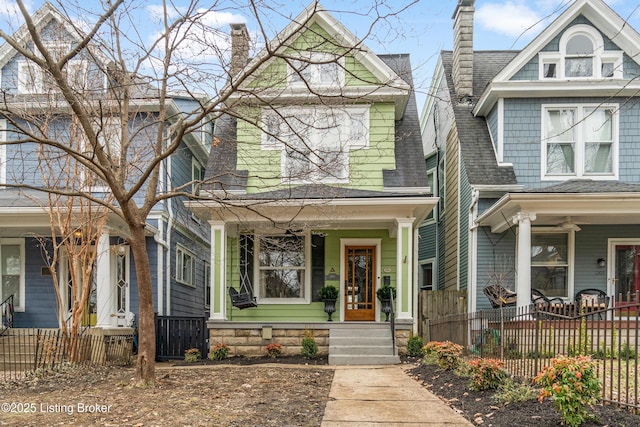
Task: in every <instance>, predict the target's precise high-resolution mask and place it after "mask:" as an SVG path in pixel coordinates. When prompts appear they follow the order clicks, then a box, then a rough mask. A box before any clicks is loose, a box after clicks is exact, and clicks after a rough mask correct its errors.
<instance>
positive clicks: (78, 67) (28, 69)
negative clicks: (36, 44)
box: [17, 42, 88, 94]
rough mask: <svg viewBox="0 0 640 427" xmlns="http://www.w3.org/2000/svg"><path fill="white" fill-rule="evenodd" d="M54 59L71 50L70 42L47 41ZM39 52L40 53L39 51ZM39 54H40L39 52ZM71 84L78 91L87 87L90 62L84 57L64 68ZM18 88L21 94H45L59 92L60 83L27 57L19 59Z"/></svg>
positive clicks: (70, 62) (72, 61)
mask: <svg viewBox="0 0 640 427" xmlns="http://www.w3.org/2000/svg"><path fill="white" fill-rule="evenodd" d="M46 48H47V49H48V50H49V52H50V53H51V55H52V56H53V59H54V60H58V59H59V58H62V56H63V55H65V54H66V53H67V52H69V51H70V50H71V45H70V44H69V43H55V42H52V43H47V44H46ZM37 54H38V53H37ZM38 56H39V54H38ZM62 72H63V74H64V75H65V76H66V78H67V82H68V83H69V84H70V86H71V87H72V88H73V89H75V90H76V91H78V92H82V91H84V90H85V89H86V88H87V82H88V79H87V73H88V63H87V61H86V60H83V59H72V60H70V61H69V62H67V64H66V65H65V66H64V68H63V69H62ZM17 86H18V87H17V89H18V93H19V94H43V93H50V92H59V89H58V85H57V84H56V83H55V82H54V81H53V79H52V77H50V76H48V75H47V74H46V73H45V71H44V70H43V69H42V68H40V67H39V66H38V65H36V64H35V63H33V62H30V61H27V60H25V59H22V60H19V61H18V79H17Z"/></svg>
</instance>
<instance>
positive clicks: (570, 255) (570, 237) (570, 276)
mask: <svg viewBox="0 0 640 427" xmlns="http://www.w3.org/2000/svg"><path fill="white" fill-rule="evenodd" d="M534 234H567V294H568V295H567V296H566V297H563V298H562V299H563V300H565V301H572V300H573V295H574V288H575V286H574V268H575V265H576V263H575V239H576V229H571V230H558V228H556V227H531V235H532V236H533V235H534ZM519 237H520V233H519V228H518V233H517V238H519ZM517 247H518V241H517V239H516V248H517ZM516 255H517V251H516ZM527 256H529V257H531V248H529V252H528V253H527ZM517 258H518V257H517V256H516V264H515V265H516V266H517V265H518V259H517ZM533 267H536V266H535V265H534V264H533V263H531V267H530V268H531V269H533Z"/></svg>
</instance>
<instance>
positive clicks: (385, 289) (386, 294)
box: [376, 285, 396, 322]
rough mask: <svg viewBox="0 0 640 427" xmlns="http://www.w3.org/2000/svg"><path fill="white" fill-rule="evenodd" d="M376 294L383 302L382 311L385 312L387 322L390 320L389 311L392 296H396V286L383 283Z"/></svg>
mask: <svg viewBox="0 0 640 427" xmlns="http://www.w3.org/2000/svg"><path fill="white" fill-rule="evenodd" d="M376 295H377V296H378V299H379V300H380V303H381V304H382V307H381V309H382V312H383V313H384V314H385V316H386V318H385V319H384V321H385V322H388V321H389V313H391V298H392V297H393V299H395V298H396V288H394V287H393V286H389V285H383V286H382V287H380V289H378V290H377V291H376Z"/></svg>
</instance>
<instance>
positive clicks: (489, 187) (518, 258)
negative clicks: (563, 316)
mask: <svg viewBox="0 0 640 427" xmlns="http://www.w3.org/2000/svg"><path fill="white" fill-rule="evenodd" d="M473 13H474V1H473V0H460V1H459V3H458V5H457V7H456V10H455V13H454V15H453V19H454V50H453V51H443V52H442V53H441V55H440V59H439V62H438V65H437V68H436V71H435V74H434V79H433V84H432V87H431V95H435V96H433V97H430V98H429V100H428V101H427V104H426V106H425V111H424V114H423V119H422V122H421V125H422V130H423V144H424V151H425V154H426V157H425V159H426V165H427V170H428V177H429V178H428V179H429V181H430V182H432V183H433V184H432V186H433V188H434V190H435V193H434V194H435V195H437V196H440V199H441V200H440V204H439V205H438V207H437V209H435V210H434V215H432V216H430V217H429V218H428V219H427V220H426V221H425V222H424V223H423V225H422V226H421V227H420V235H421V237H422V240H421V242H420V257H419V258H420V261H419V266H420V268H419V270H420V280H421V286H423V287H424V288H431V289H461V290H467V291H468V310H469V311H476V310H479V309H482V308H488V307H490V301H489V300H488V298H487V297H486V296H485V295H484V293H483V288H485V287H486V286H488V285H493V284H499V285H501V286H503V287H505V288H507V289H510V290H512V291H516V292H517V305H519V306H523V305H528V304H529V303H530V302H531V289H537V290H539V291H540V292H541V293H542V294H543V295H545V296H546V297H547V298H550V299H551V298H561V299H563V300H564V301H566V302H572V301H573V300H574V299H575V296H576V294H577V293H578V292H579V291H581V290H585V289H599V290H601V291H603V292H604V293H606V294H607V295H609V296H610V297H611V296H616V299H617V300H618V301H619V302H623V301H624V299H625V298H626V293H627V292H629V291H636V290H640V268H639V267H640V215H638V212H640V169H639V168H638V166H637V165H638V164H640V162H639V161H640V120H639V117H640V103H639V102H638V101H640V98H639V97H638V93H639V92H638V89H640V82H639V81H638V76H639V75H640V63H639V61H640V60H639V58H640V57H639V56H638V54H639V53H640V35H639V34H638V33H637V32H636V30H635V29H633V28H632V27H630V26H629V25H628V23H626V22H625V20H624V19H622V18H621V17H620V16H618V15H617V14H616V13H615V12H613V11H612V10H611V9H610V8H609V6H607V5H606V4H605V3H604V2H602V1H601V0H577V1H576V2H574V3H572V4H571V5H569V6H568V7H567V8H566V10H565V11H564V12H563V13H561V14H560V15H559V16H558V17H557V18H556V19H555V20H554V21H553V22H552V23H551V24H550V25H549V26H548V27H546V28H545V29H544V30H543V31H542V32H541V33H540V34H539V35H538V36H537V37H536V38H535V39H534V40H532V41H531V42H530V43H529V44H528V45H527V46H526V47H525V48H524V49H522V50H521V51H474V50H473ZM434 242H435V244H434ZM620 294H623V296H622V299H620V296H619V295H620ZM611 300H612V301H613V298H611Z"/></svg>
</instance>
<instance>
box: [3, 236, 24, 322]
mask: <svg viewBox="0 0 640 427" xmlns="http://www.w3.org/2000/svg"><path fill="white" fill-rule="evenodd" d="M3 245H18V246H19V247H20V285H19V286H20V297H21V298H20V300H19V301H16V300H14V301H13V309H14V311H19V312H24V311H26V305H27V303H26V299H27V296H26V295H25V282H26V280H25V273H26V268H25V264H26V263H25V249H24V248H25V245H24V239H20V238H0V254H1V253H2V246H3ZM0 267H1V266H0ZM0 279H2V271H1V269H0ZM8 296H9V295H4V294H3V295H2V300H0V302H2V301H4V299H5V298H7V297H8Z"/></svg>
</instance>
